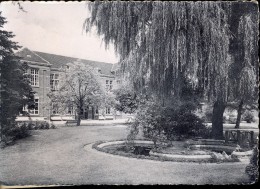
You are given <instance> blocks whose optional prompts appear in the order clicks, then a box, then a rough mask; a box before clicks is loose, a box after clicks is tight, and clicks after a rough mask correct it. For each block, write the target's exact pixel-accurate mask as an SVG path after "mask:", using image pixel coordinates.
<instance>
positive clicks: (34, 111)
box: [23, 98, 111, 115]
mask: <svg viewBox="0 0 260 189" xmlns="http://www.w3.org/2000/svg"><path fill="white" fill-rule="evenodd" d="M34 102H35V107H34V109H30V110H28V109H27V107H26V106H25V107H23V111H28V112H29V113H30V114H31V115H39V99H38V98H35V99H34ZM52 114H54V115H57V114H59V110H58V106H57V104H53V105H52ZM67 114H69V115H73V114H74V107H73V105H69V106H68V108H67ZM96 114H98V108H96ZM106 114H111V109H110V107H107V108H106Z"/></svg>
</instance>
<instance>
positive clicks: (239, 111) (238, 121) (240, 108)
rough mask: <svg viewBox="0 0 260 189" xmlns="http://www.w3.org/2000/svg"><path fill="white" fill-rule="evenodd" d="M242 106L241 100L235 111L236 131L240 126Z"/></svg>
mask: <svg viewBox="0 0 260 189" xmlns="http://www.w3.org/2000/svg"><path fill="white" fill-rule="evenodd" d="M243 104H244V102H243V100H241V101H240V104H239V106H238V110H237V121H236V126H235V128H236V129H238V128H239V126H240V121H241V115H242V110H243Z"/></svg>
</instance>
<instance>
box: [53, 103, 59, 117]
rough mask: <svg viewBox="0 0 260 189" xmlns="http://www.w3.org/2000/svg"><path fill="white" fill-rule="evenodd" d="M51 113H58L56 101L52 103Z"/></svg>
mask: <svg viewBox="0 0 260 189" xmlns="http://www.w3.org/2000/svg"><path fill="white" fill-rule="evenodd" d="M52 114H53V115H58V114H59V106H58V104H57V103H52Z"/></svg>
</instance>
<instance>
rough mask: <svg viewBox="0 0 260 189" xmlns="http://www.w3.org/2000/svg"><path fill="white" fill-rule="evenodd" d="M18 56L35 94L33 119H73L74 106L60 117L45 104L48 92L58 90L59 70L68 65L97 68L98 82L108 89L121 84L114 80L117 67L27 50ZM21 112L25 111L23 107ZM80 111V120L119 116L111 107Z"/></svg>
mask: <svg viewBox="0 0 260 189" xmlns="http://www.w3.org/2000/svg"><path fill="white" fill-rule="evenodd" d="M17 56H19V57H21V61H22V62H26V63H27V64H28V66H29V69H28V72H29V73H30V75H31V86H32V88H33V90H34V92H35V104H36V106H35V109H33V110H29V113H30V116H31V118H32V119H38V120H48V119H51V120H55V119H57V120H58V119H59V117H61V116H62V117H63V119H64V117H74V116H75V107H73V106H72V107H68V111H67V114H66V115H64V114H63V115H60V114H59V112H56V110H55V107H53V106H51V105H50V104H49V103H48V102H50V99H49V97H48V95H47V94H48V93H49V92H50V91H51V90H57V87H58V83H59V73H60V68H61V67H64V66H67V64H68V63H72V62H75V61H80V62H82V63H84V64H88V65H90V66H92V67H94V68H96V69H98V72H99V73H100V78H101V83H102V85H103V87H105V88H107V89H110V90H111V89H115V88H116V87H117V86H118V83H119V82H120V81H119V80H117V79H116V71H117V66H118V65H117V64H111V63H104V62H97V61H90V60H84V59H77V58H72V57H66V56H61V55H55V54H50V53H43V52H38V51H32V50H29V49H28V48H24V49H22V50H21V51H19V52H17ZM24 110H25V111H27V109H26V107H25V108H24ZM81 112H82V113H81V118H82V119H101V118H102V119H106V118H113V116H116V115H121V114H120V113H119V112H117V113H116V111H114V110H113V109H112V108H111V107H107V108H106V110H99V109H98V107H89V108H88V109H86V108H84V109H82V111H81ZM104 115H105V116H104ZM19 118H20V119H22V116H19Z"/></svg>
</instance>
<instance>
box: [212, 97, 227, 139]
mask: <svg viewBox="0 0 260 189" xmlns="http://www.w3.org/2000/svg"><path fill="white" fill-rule="evenodd" d="M224 111H225V103H224V102H222V101H216V102H215V103H214V106H213V115H212V138H213V139H220V140H222V139H224V136H223V114H224Z"/></svg>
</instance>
